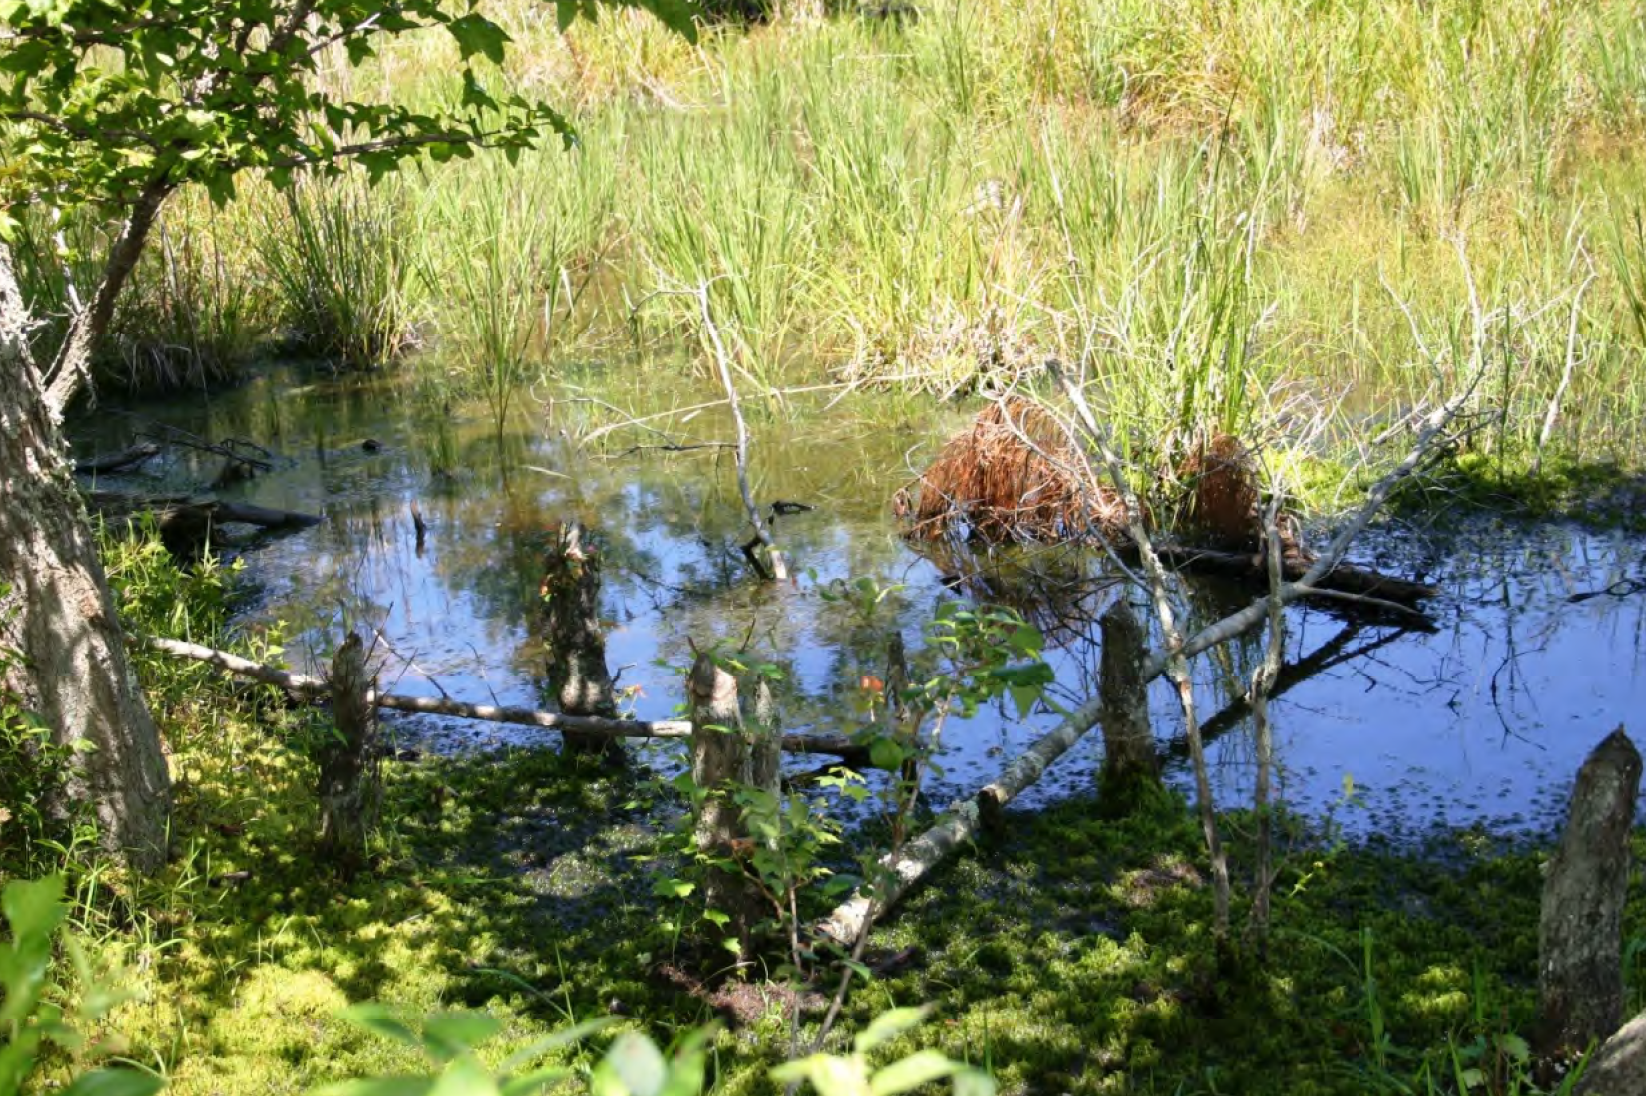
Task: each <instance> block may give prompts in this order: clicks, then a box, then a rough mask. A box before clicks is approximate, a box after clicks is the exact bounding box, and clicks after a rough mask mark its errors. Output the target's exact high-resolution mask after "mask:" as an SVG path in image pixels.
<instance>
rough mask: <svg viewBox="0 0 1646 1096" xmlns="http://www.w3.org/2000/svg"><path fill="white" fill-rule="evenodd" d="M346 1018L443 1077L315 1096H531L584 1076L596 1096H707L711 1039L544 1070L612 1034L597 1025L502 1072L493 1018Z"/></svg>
mask: <svg viewBox="0 0 1646 1096" xmlns="http://www.w3.org/2000/svg"><path fill="white" fill-rule="evenodd" d="M342 1015H343V1017H344V1018H345V1019H347V1020H351V1021H353V1022H354V1023H357V1024H359V1025H360V1026H362V1027H364V1028H366V1029H367V1030H369V1031H372V1032H375V1033H376V1034H378V1035H381V1036H383V1037H384V1038H386V1039H390V1040H393V1041H394V1042H396V1043H399V1044H401V1045H402V1046H406V1047H410V1048H412V1049H414V1050H420V1051H422V1052H423V1053H424V1054H425V1055H426V1056H427V1057H428V1059H429V1061H430V1063H431V1064H432V1066H433V1067H434V1070H435V1072H433V1073H431V1074H429V1075H426V1076H415V1075H403V1076H397V1077H375V1078H362V1079H355V1080H348V1081H339V1082H336V1083H333V1084H328V1085H324V1086H322V1087H320V1088H318V1089H316V1090H315V1096H419V1094H422V1093H429V1094H431V1096H529V1094H531V1093H537V1092H543V1091H546V1090H547V1089H549V1088H550V1087H551V1086H555V1085H559V1084H561V1083H563V1082H565V1081H567V1080H568V1079H571V1078H573V1077H577V1076H578V1075H579V1074H582V1075H584V1076H586V1078H587V1081H588V1091H590V1092H591V1093H593V1094H595V1096H692V1094H694V1093H697V1092H701V1091H702V1089H703V1073H704V1059H703V1049H702V1048H703V1042H704V1035H703V1033H697V1034H695V1035H694V1036H691V1037H688V1038H686V1039H683V1040H682V1041H681V1045H680V1047H679V1048H678V1049H677V1050H676V1052H675V1054H674V1055H673V1057H672V1059H670V1058H665V1057H664V1055H663V1053H662V1052H661V1051H659V1050H658V1049H657V1045H656V1044H655V1043H653V1042H652V1041H651V1040H650V1039H649V1038H647V1037H646V1036H644V1035H641V1034H639V1033H636V1032H625V1033H624V1034H622V1035H619V1036H618V1037H617V1038H616V1039H615V1040H613V1042H612V1045H611V1049H610V1050H609V1051H608V1052H607V1053H606V1055H605V1057H604V1058H602V1059H601V1061H600V1062H599V1063H598V1064H597V1065H595V1067H594V1068H593V1070H592V1071H590V1070H587V1069H581V1070H580V1069H578V1068H576V1067H574V1066H570V1065H548V1066H545V1065H542V1064H540V1063H541V1062H542V1060H543V1058H544V1057H545V1056H547V1055H548V1054H550V1053H551V1052H553V1051H556V1050H561V1049H563V1048H568V1047H572V1046H575V1045H576V1044H577V1043H579V1042H581V1041H582V1040H583V1039H584V1038H586V1037H588V1036H589V1035H592V1034H594V1033H595V1032H597V1031H599V1030H601V1029H602V1028H605V1027H608V1026H610V1024H611V1023H612V1022H613V1021H610V1020H591V1021H588V1022H586V1023H582V1024H576V1025H574V1026H572V1027H569V1028H565V1029H562V1030H560V1031H555V1032H551V1033H550V1034H548V1035H546V1036H544V1037H543V1038H541V1039H538V1040H536V1041H534V1042H532V1043H530V1044H528V1045H526V1046H525V1047H522V1048H521V1049H520V1050H517V1051H515V1052H514V1053H513V1054H511V1055H509V1056H508V1057H507V1058H505V1059H504V1060H503V1062H502V1063H501V1064H500V1065H499V1066H498V1067H497V1068H496V1069H491V1068H488V1067H487V1066H485V1065H484V1064H483V1063H482V1062H481V1060H480V1057H479V1054H478V1048H479V1047H480V1045H481V1044H483V1043H486V1042H489V1041H491V1040H492V1039H495V1038H496V1037H497V1036H498V1035H500V1034H501V1033H502V1031H503V1024H502V1022H501V1021H500V1020H498V1019H497V1018H495V1017H493V1016H488V1015H486V1014H485V1013H478V1012H446V1013H437V1014H435V1015H433V1016H429V1017H426V1018H425V1019H424V1020H423V1021H422V1022H421V1024H419V1025H418V1027H417V1029H416V1030H414V1029H413V1028H412V1027H411V1026H410V1025H409V1024H407V1023H405V1022H404V1021H402V1020H400V1019H397V1018H396V1017H395V1016H394V1014H393V1013H392V1012H391V1011H390V1010H388V1009H386V1008H384V1007H383V1006H382V1005H376V1004H364V1005H355V1006H353V1007H352V1008H349V1009H346V1010H345V1011H344V1012H343V1014H342Z"/></svg>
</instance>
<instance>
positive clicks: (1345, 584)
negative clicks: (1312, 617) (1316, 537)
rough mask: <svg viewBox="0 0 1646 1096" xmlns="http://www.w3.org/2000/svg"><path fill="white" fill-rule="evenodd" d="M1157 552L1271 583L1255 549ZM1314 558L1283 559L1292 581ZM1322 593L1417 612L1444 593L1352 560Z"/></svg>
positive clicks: (1187, 565)
mask: <svg viewBox="0 0 1646 1096" xmlns="http://www.w3.org/2000/svg"><path fill="white" fill-rule="evenodd" d="M1155 554H1156V555H1157V556H1159V557H1160V561H1161V562H1162V563H1166V564H1169V565H1171V566H1172V567H1175V568H1177V569H1178V570H1182V571H1195V572H1198V573H1201V574H1215V575H1226V576H1228V577H1229V578H1236V579H1248V580H1251V581H1253V582H1261V583H1267V582H1268V573H1267V571H1266V570H1265V568H1264V566H1263V558H1262V556H1261V555H1260V554H1258V553H1254V552H1223V551H1217V550H1215V549H1208V548H1191V547H1188V546H1184V545H1176V544H1159V543H1157V544H1156V545H1155ZM1313 562H1314V561H1313V560H1311V559H1309V558H1308V557H1307V556H1303V557H1298V556H1288V557H1287V558H1285V559H1283V560H1281V564H1280V566H1281V572H1282V574H1283V575H1284V576H1285V578H1286V580H1287V581H1288V582H1297V581H1298V580H1300V579H1301V578H1302V577H1303V576H1304V575H1306V574H1308V572H1309V567H1310V565H1311V564H1312V563H1313ZM1315 590H1316V592H1317V593H1320V594H1329V593H1341V594H1353V595H1354V596H1355V597H1357V598H1369V599H1373V600H1374V601H1380V602H1388V603H1389V605H1388V606H1387V607H1388V608H1391V609H1394V610H1397V611H1399V610H1404V611H1405V612H1406V613H1411V612H1413V611H1414V610H1413V606H1415V605H1416V604H1417V603H1418V602H1422V601H1427V600H1429V599H1430V598H1436V597H1439V596H1440V593H1441V591H1440V589H1439V587H1436V586H1430V585H1427V584H1426V583H1422V582H1412V581H1410V580H1409V579H1403V578H1396V577H1394V576H1393V575H1385V574H1382V573H1381V572H1378V571H1368V570H1366V569H1365V568H1363V567H1356V566H1354V565H1353V564H1349V563H1339V564H1338V565H1337V566H1335V567H1333V568H1332V569H1331V570H1330V571H1328V572H1327V573H1326V574H1325V575H1323V576H1321V578H1320V580H1319V581H1318V582H1317V583H1315Z"/></svg>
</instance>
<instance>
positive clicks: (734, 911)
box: [686, 654, 779, 958]
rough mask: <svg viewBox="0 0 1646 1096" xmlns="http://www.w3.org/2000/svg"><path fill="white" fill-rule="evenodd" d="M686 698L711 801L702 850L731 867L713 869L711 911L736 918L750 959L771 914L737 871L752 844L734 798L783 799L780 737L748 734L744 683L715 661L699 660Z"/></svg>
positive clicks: (702, 823) (702, 825) (701, 819)
mask: <svg viewBox="0 0 1646 1096" xmlns="http://www.w3.org/2000/svg"><path fill="white" fill-rule="evenodd" d="M686 691H687V695H688V696H689V697H690V700H691V713H692V781H693V782H694V783H695V784H696V785H697V787H698V788H699V789H701V790H702V791H703V792H704V793H705V794H704V796H703V799H702V801H701V803H699V805H698V807H697V819H696V827H695V835H696V840H697V848H698V851H699V852H700V853H702V854H703V855H705V856H710V857H715V858H718V859H721V860H724V861H726V862H727V863H726V864H724V865H723V866H717V867H712V868H710V869H709V872H708V878H707V879H706V880H705V882H704V886H703V899H704V902H705V904H706V905H707V906H708V908H709V909H711V910H716V911H718V912H720V913H723V914H725V915H726V916H727V917H728V918H730V920H729V921H728V922H727V924H726V928H727V930H728V931H729V932H731V933H732V934H733V935H735V936H736V937H737V941H738V946H739V950H740V954H741V955H742V956H743V957H744V958H748V957H749V956H751V955H752V954H753V950H754V927H755V925H757V924H758V923H759V922H760V921H761V920H762V919H763V918H764V917H766V916H767V915H768V914H769V913H770V912H771V907H770V904H769V903H768V902H767V900H766V898H765V896H764V895H763V894H762V893H761V889H760V886H759V884H758V883H757V882H756V880H755V879H753V878H752V877H751V876H749V875H748V874H747V873H745V872H744V871H743V870H742V868H741V867H740V866H738V864H737V860H738V857H739V856H740V855H745V856H746V855H747V853H748V850H749V849H750V848H751V847H752V843H751V841H750V838H749V834H748V832H747V827H746V826H745V825H744V822H743V812H742V810H741V808H739V806H738V805H737V803H736V801H735V800H734V799H733V798H732V790H733V788H734V787H735V786H737V785H749V786H755V787H759V788H761V789H763V790H766V791H769V792H770V793H771V794H773V795H774V796H775V795H776V794H777V767H778V760H779V757H778V754H777V749H776V745H775V743H776V742H777V736H776V735H775V734H770V733H766V730H765V729H764V728H756V729H755V730H754V731H753V732H752V733H749V732H745V730H744V726H743V718H742V715H741V714H740V712H739V709H738V703H737V680H736V679H735V678H733V677H732V675H731V674H729V673H727V672H726V671H725V670H723V669H721V668H720V667H719V666H716V665H715V663H714V659H712V658H710V657H709V656H708V655H707V654H699V655H698V656H697V660H696V661H695V662H693V663H692V670H691V674H690V675H689V676H688V677H687V679H686ZM758 706H759V704H758V701H757V707H758ZM757 718H758V717H757Z"/></svg>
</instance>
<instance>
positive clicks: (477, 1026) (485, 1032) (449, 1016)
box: [423, 1012, 503, 1059]
mask: <svg viewBox="0 0 1646 1096" xmlns="http://www.w3.org/2000/svg"><path fill="white" fill-rule="evenodd" d="M502 1030H503V1023H502V1021H501V1020H498V1019H497V1018H496V1017H493V1016H487V1015H486V1014H485V1013H483V1012H442V1013H438V1014H436V1015H434V1016H430V1017H429V1018H428V1019H427V1020H425V1021H423V1045H424V1046H425V1047H427V1048H428V1050H429V1053H431V1054H433V1055H435V1056H436V1057H438V1058H441V1059H447V1058H456V1057H457V1056H458V1055H461V1054H465V1053H467V1052H468V1051H470V1050H473V1049H474V1048H475V1047H477V1046H479V1045H480V1044H481V1043H484V1042H485V1041H486V1040H487V1039H490V1038H491V1037H492V1036H494V1035H496V1034H497V1033H498V1032H500V1031H502Z"/></svg>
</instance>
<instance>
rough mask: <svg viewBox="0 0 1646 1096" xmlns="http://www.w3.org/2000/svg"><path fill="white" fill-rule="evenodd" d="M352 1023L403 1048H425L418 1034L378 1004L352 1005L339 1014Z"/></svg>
mask: <svg viewBox="0 0 1646 1096" xmlns="http://www.w3.org/2000/svg"><path fill="white" fill-rule="evenodd" d="M338 1015H339V1016H341V1017H343V1019H345V1020H348V1021H349V1022H350V1023H355V1024H359V1025H360V1026H361V1027H363V1028H365V1029H366V1030H368V1031H374V1032H376V1033H377V1034H378V1035H381V1036H383V1037H384V1038H385V1039H393V1040H394V1041H395V1042H397V1043H400V1044H401V1045H402V1046H408V1047H418V1048H421V1047H422V1046H423V1040H421V1039H419V1038H418V1037H417V1034H416V1032H414V1031H412V1029H411V1028H409V1027H407V1026H406V1025H405V1024H403V1023H401V1022H400V1021H399V1020H397V1019H395V1017H394V1014H393V1013H391V1012H390V1011H389V1010H388V1009H387V1008H385V1007H384V1006H382V1005H377V1004H362V1005H350V1006H349V1007H348V1008H346V1009H344V1010H343V1011H342V1012H340V1013H338Z"/></svg>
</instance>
